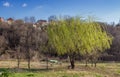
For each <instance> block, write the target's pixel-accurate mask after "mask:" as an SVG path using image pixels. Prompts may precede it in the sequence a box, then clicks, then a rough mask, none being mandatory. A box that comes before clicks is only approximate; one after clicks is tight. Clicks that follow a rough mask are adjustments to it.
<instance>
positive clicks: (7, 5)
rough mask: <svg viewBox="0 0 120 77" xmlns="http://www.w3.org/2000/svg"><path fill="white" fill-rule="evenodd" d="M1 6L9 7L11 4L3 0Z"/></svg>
mask: <svg viewBox="0 0 120 77" xmlns="http://www.w3.org/2000/svg"><path fill="white" fill-rule="evenodd" d="M3 6H4V7H10V6H11V4H10V3H9V2H5V3H3Z"/></svg>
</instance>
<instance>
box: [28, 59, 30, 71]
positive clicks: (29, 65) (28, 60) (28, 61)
mask: <svg viewBox="0 0 120 77" xmlns="http://www.w3.org/2000/svg"><path fill="white" fill-rule="evenodd" d="M28 69H29V70H30V59H28Z"/></svg>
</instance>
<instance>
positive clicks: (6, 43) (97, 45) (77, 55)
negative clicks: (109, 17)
mask: <svg viewBox="0 0 120 77" xmlns="http://www.w3.org/2000/svg"><path fill="white" fill-rule="evenodd" d="M42 22H43V23H44V25H43V24H41V23H42ZM119 40H120V25H119V24H117V26H113V25H112V24H106V23H101V22H95V21H91V20H82V19H79V17H70V16H64V17H63V18H62V17H61V18H59V19H58V18H57V17H56V16H50V17H49V21H48V22H47V21H44V20H41V21H38V22H36V20H35V18H34V17H30V18H27V17H26V18H25V20H21V19H19V20H14V22H12V23H11V24H8V23H7V22H0V56H1V55H4V54H6V53H7V54H9V55H10V58H14V59H17V61H18V68H19V65H20V61H21V59H24V60H27V61H28V68H29V69H30V62H31V60H32V59H33V58H34V57H35V56H36V55H37V56H38V57H36V58H35V59H40V57H41V56H45V57H46V60H47V61H48V59H49V57H52V56H54V57H57V58H60V59H62V58H63V59H66V58H67V57H68V56H69V59H70V63H71V68H74V67H75V65H74V63H75V60H85V61H86V65H87V63H88V62H92V63H95V64H96V63H97V61H98V60H100V61H107V60H109V59H110V60H115V61H117V60H118V61H119V60H120V58H119V56H120V41H119ZM47 68H48V67H47Z"/></svg>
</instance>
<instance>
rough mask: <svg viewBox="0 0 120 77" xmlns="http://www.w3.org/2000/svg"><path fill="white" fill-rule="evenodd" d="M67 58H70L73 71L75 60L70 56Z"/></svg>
mask: <svg viewBox="0 0 120 77" xmlns="http://www.w3.org/2000/svg"><path fill="white" fill-rule="evenodd" d="M69 58H70V64H71V69H74V68H75V60H74V58H73V57H72V56H70V57H69Z"/></svg>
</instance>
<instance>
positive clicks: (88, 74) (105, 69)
mask: <svg viewBox="0 0 120 77" xmlns="http://www.w3.org/2000/svg"><path fill="white" fill-rule="evenodd" d="M67 66H68V63H63V64H62V65H59V64H53V66H51V64H49V68H50V70H49V71H48V70H45V69H46V63H45V62H31V68H32V69H33V70H32V72H34V74H36V76H35V77H43V75H45V76H44V77H52V76H53V77H120V63H99V64H98V65H97V67H96V68H95V67H91V66H90V64H89V66H88V67H85V65H84V64H82V63H77V64H76V69H74V70H70V69H69V70H68V69H67ZM16 67H17V61H15V60H14V61H13V60H11V61H0V68H16ZM20 68H22V69H23V68H24V69H27V62H25V61H22V62H21V63H20ZM43 69H44V70H43ZM23 72H25V71H23ZM28 73H29V72H27V74H28ZM41 73H42V75H41V76H38V75H39V74H41ZM16 74H17V75H19V74H24V75H26V73H16ZM47 74H48V75H49V74H51V75H49V76H46V75H47ZM17 75H16V76H15V77H17ZM63 75H65V76H63ZM69 75H70V76H69ZM21 77H22V76H21ZM23 77H24V76H23Z"/></svg>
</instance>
